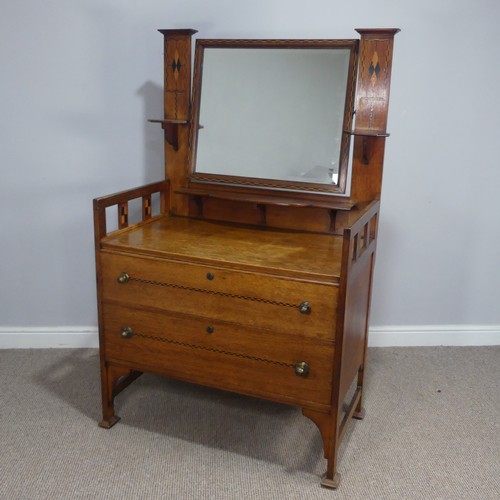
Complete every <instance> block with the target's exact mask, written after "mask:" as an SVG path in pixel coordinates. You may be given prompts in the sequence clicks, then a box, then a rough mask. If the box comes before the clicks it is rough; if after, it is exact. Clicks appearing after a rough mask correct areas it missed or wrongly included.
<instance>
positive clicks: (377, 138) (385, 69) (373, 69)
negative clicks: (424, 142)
mask: <svg viewBox="0 0 500 500" xmlns="http://www.w3.org/2000/svg"><path fill="white" fill-rule="evenodd" d="M356 31H357V32H358V33H359V34H360V35H361V40H360V47H359V66H358V82H357V92H356V100H357V102H356V127H355V130H356V132H357V133H356V134H355V138H354V157H353V161H352V182H351V198H352V199H355V200H356V201H357V202H365V201H371V200H373V199H380V193H381V185H382V166H383V161H384V149H385V137H387V135H388V134H386V127H387V113H388V106H389V90H390V84H391V66H392V50H393V42H394V35H396V33H398V32H399V31H400V30H399V29H393V28H387V29H357V30H356ZM361 132H365V133H366V135H367V136H366V137H363V134H362V133H361Z"/></svg>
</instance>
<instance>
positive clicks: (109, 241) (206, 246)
mask: <svg viewBox="0 0 500 500" xmlns="http://www.w3.org/2000/svg"><path fill="white" fill-rule="evenodd" d="M102 248H105V249H109V250H112V249H115V250H119V251H125V252H133V253H141V254H148V255H153V256H159V257H164V258H169V259H176V260H183V261H185V260H189V261H198V262H205V263H214V261H217V262H218V263H220V264H222V265H226V266H228V267H234V268H239V269H242V268H247V269H249V270H258V271H263V272H270V273H274V274H287V275H289V276H290V275H296V276H297V277H299V278H305V279H320V280H322V281H329V282H332V283H337V282H338V281H339V279H338V277H339V276H340V258H341V250H342V237H340V236H334V235H327V234H313V233H305V232H292V231H284V230H277V229H268V228H267V229H260V228H253V227H249V226H245V227H244V226H239V225H233V224H225V223H216V222H208V221H202V220H194V219H187V218H182V217H171V216H165V217H161V218H160V219H156V220H153V221H151V222H149V223H147V224H144V225H141V226H139V227H131V228H130V229H127V230H124V231H120V232H117V233H114V234H111V235H109V236H108V237H106V238H104V239H103V240H102Z"/></svg>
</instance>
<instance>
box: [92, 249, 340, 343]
mask: <svg viewBox="0 0 500 500" xmlns="http://www.w3.org/2000/svg"><path fill="white" fill-rule="evenodd" d="M101 259H102V262H101V264H102V267H101V268H102V274H103V296H104V300H108V301H109V300H112V301H119V302H122V303H129V304H131V305H135V306H138V305H142V306H146V307H154V308H159V309H163V310H167V311H172V312H178V313H179V312H180V313H185V314H192V315H197V316H203V317H207V318H215V319H220V320H224V321H232V322H236V323H240V324H245V325H249V326H255V327H258V328H269V329H273V330H278V331H281V332H285V333H286V332H290V333H293V334H299V335H305V336H312V337H317V338H323V339H325V340H332V339H333V338H334V330H335V311H336V306H337V296H338V288H337V287H336V286H334V285H331V284H317V283H309V282H304V281H298V280H287V279H285V278H278V277H273V276H267V275H265V274H258V273H250V272H241V271H235V270H231V269H224V268H220V267H215V266H213V267H210V266H203V265H199V264H189V263H184V262H177V261H167V260H164V259H151V258H139V257H132V256H124V255H117V254H112V253H106V252H101ZM122 273H126V274H127V278H126V279H125V280H124V282H119V280H118V278H119V276H120V275H121V274H122Z"/></svg>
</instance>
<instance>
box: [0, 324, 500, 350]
mask: <svg viewBox="0 0 500 500" xmlns="http://www.w3.org/2000/svg"><path fill="white" fill-rule="evenodd" d="M368 345H369V346H370V347H410V346H441V345H442V346H481V345H500V325H421V326H374V327H371V328H370V334H369V341H368ZM98 346H99V342H98V335H97V328H95V327H77V326H72V327H29V328H28V327H0V349H46V348H63V347H68V348H89V347H91V348H96V347H98Z"/></svg>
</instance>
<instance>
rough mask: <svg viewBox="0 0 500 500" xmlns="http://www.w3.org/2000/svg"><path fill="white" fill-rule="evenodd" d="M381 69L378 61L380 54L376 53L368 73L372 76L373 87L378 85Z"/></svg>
mask: <svg viewBox="0 0 500 500" xmlns="http://www.w3.org/2000/svg"><path fill="white" fill-rule="evenodd" d="M380 71H381V68H380V63H379V60H378V53H377V51H375V52H374V53H373V56H372V60H371V63H370V67H369V68H368V73H369V74H370V82H371V84H372V87H374V86H375V84H376V83H377V78H378V75H379V74H380Z"/></svg>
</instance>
